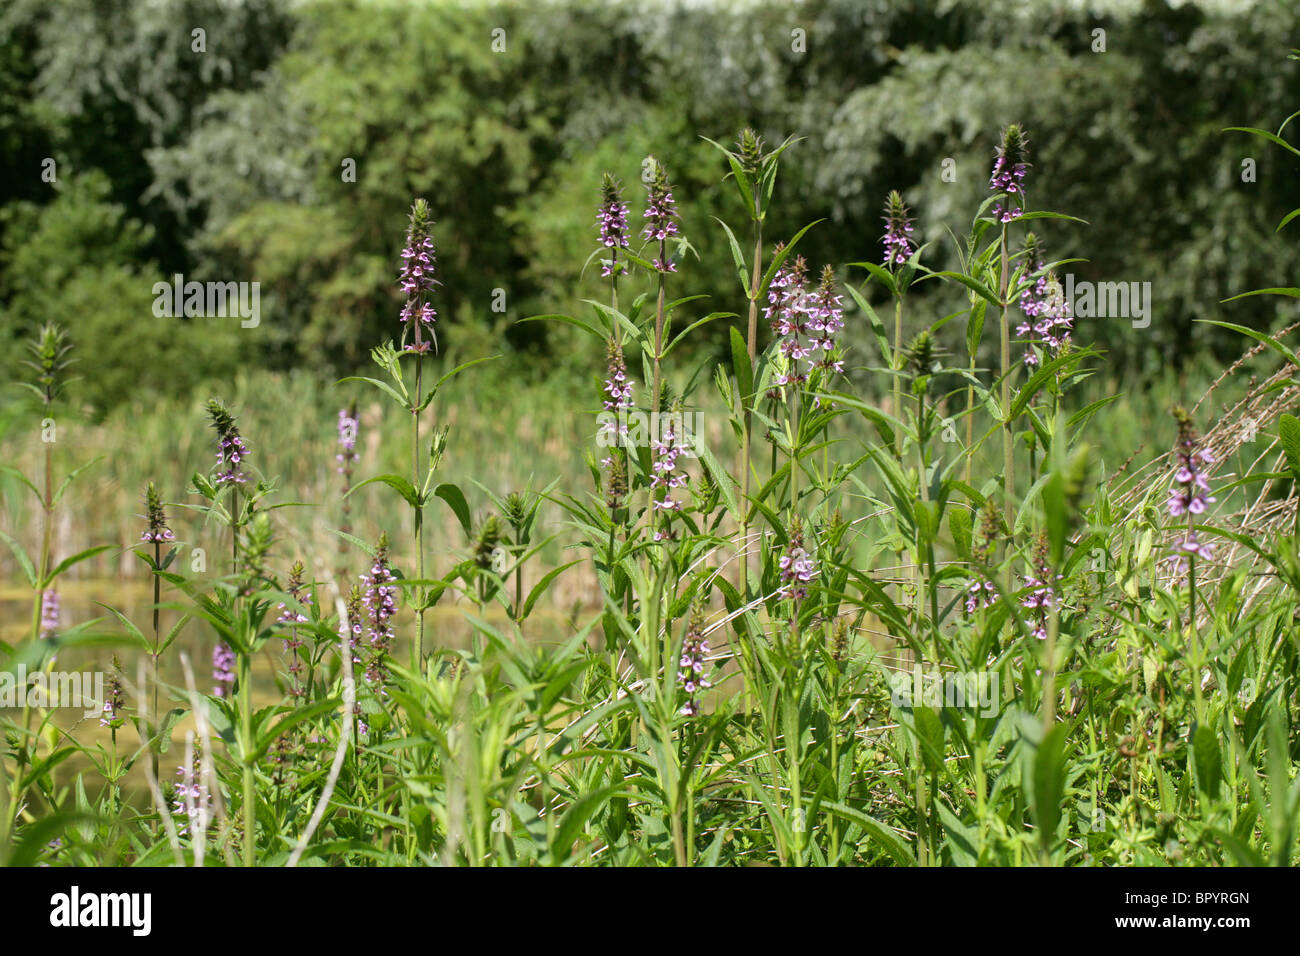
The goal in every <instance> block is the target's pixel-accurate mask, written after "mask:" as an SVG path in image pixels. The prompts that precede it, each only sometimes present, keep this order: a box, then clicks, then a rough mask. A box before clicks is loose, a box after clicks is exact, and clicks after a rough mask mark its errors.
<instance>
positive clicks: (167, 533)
mask: <svg viewBox="0 0 1300 956" xmlns="http://www.w3.org/2000/svg"><path fill="white" fill-rule="evenodd" d="M144 502H145V518H146V520H147V521H148V522H149V529H148V530H147V531H142V532H141V533H140V540H141V541H148V542H152V543H153V544H162V543H163V542H164V541H174V540H175V539H176V535H174V534H172V530H171V528H169V527H167V515H166V513H165V512H164V511H163V503H162V496H161V495H159V494H158V489H157V488H155V487H154V485H153V482H152V481H151V482H149V484H148V486H147V487H146V488H145V490H144Z"/></svg>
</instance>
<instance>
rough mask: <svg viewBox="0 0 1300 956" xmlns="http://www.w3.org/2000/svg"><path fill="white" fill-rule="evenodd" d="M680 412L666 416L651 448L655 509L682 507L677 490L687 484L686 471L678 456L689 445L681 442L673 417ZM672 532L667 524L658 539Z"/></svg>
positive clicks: (667, 510) (669, 510)
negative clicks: (660, 495)
mask: <svg viewBox="0 0 1300 956" xmlns="http://www.w3.org/2000/svg"><path fill="white" fill-rule="evenodd" d="M676 417H677V416H675V415H669V416H667V417H666V419H665V424H664V427H663V430H662V432H661V433H660V436H659V438H658V439H654V440H652V441H651V442H650V450H651V451H652V452H653V453H654V455H653V461H652V463H651V465H650V468H651V472H652V474H651V476H650V488H651V499H652V501H653V508H654V510H655V511H664V512H668V513H669V515H670V516H671V514H672V513H673V512H676V511H681V510H682V502H681V501H680V499H677V498H674V497H673V490H674V489H675V488H680V487H681V486H682V485H684V484H686V474H685V473H684V472H679V471H678V470H677V459H678V458H679V457H681V455H682V453H683V452H684V451H686V446H685V445H683V444H682V443H681V439H680V438H679V437H678V435H677V430H676V428H675V427H674V423H673V420H674V419H675V418H676ZM660 488H662V489H663V497H662V498H661V497H659V495H658V493H657V489H660ZM670 537H672V535H671V534H670V533H669V531H668V530H667V527H666V526H665V528H663V529H660V530H658V531H656V532H655V535H654V539H655V540H656V541H662V540H664V539H665V538H670Z"/></svg>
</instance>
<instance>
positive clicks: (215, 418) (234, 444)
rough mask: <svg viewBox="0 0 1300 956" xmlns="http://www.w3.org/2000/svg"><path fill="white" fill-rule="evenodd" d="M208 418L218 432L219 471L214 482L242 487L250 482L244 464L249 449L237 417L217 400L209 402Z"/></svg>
mask: <svg viewBox="0 0 1300 956" xmlns="http://www.w3.org/2000/svg"><path fill="white" fill-rule="evenodd" d="M208 416H209V417H210V418H211V419H212V427H213V428H214V429H216V432H217V465H218V466H219V470H218V471H217V474H216V477H215V478H214V481H215V483H216V484H218V485H230V484H234V485H242V484H244V482H246V481H248V476H247V475H245V474H244V470H243V462H244V459H245V458H247V457H248V447H247V446H246V445H245V444H244V439H243V438H242V437H241V436H240V434H239V426H238V425H237V424H236V423H235V416H233V415H231V414H230V412H229V411H228V410H227V409H226V406H224V405H222V404H221V403H220V402H219V401H217V400H216V399H212V400H210V401H209V402H208Z"/></svg>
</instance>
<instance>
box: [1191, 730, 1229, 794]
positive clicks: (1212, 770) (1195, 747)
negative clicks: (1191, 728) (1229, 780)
mask: <svg viewBox="0 0 1300 956" xmlns="http://www.w3.org/2000/svg"><path fill="white" fill-rule="evenodd" d="M1192 756H1193V758H1194V760H1195V762H1196V783H1197V786H1199V787H1200V788H1201V789H1202V790H1203V791H1204V792H1205V793H1206V794H1208V795H1209V796H1211V797H1217V796H1218V795H1219V782H1220V780H1221V779H1222V776H1223V757H1222V756H1221V755H1220V753H1219V739H1218V737H1216V736H1215V733H1214V729H1213V728H1212V727H1210V726H1209V725H1208V724H1201V725H1200V726H1199V727H1197V728H1196V733H1195V734H1193V735H1192Z"/></svg>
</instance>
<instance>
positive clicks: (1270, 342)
mask: <svg viewBox="0 0 1300 956" xmlns="http://www.w3.org/2000/svg"><path fill="white" fill-rule="evenodd" d="M1267 293H1276V294H1278V295H1291V296H1294V297H1297V298H1300V289H1256V290H1255V291H1254V292H1243V293H1242V294H1241V295H1234V296H1233V297H1232V299H1224V300H1223V301H1224V302H1231V301H1233V299H1244V298H1245V297H1246V296H1249V295H1265V294H1267ZM1196 321H1197V322H1205V323H1207V324H1208V325H1218V326H1221V327H1222V328H1225V329H1231V330H1232V331H1234V332H1240V333H1241V334H1242V335H1244V336H1247V337H1248V338H1252V339H1254V340H1255V341H1256V342H1261V343H1263V344H1264V345H1267V346H1268V347H1269V348H1271V349H1272V350H1273V351H1275V352H1277V353H1278V354H1279V355H1282V356H1284V357H1285V358H1286V360H1287V361H1288V362H1290V363H1291V364H1292V365H1300V358H1297V357H1296V354H1295V352H1293V351H1291V350H1290V349H1289V348H1287V347H1286V346H1285V345H1283V344H1282V343H1281V342H1279V341H1278V340H1277V339H1275V338H1273V336H1271V335H1266V334H1265V333H1263V332H1256V331H1255V330H1254V329H1248V328H1246V327H1245V326H1244V325H1234V324H1233V323H1231V322H1220V321H1218V320H1217V319H1197V320H1196Z"/></svg>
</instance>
